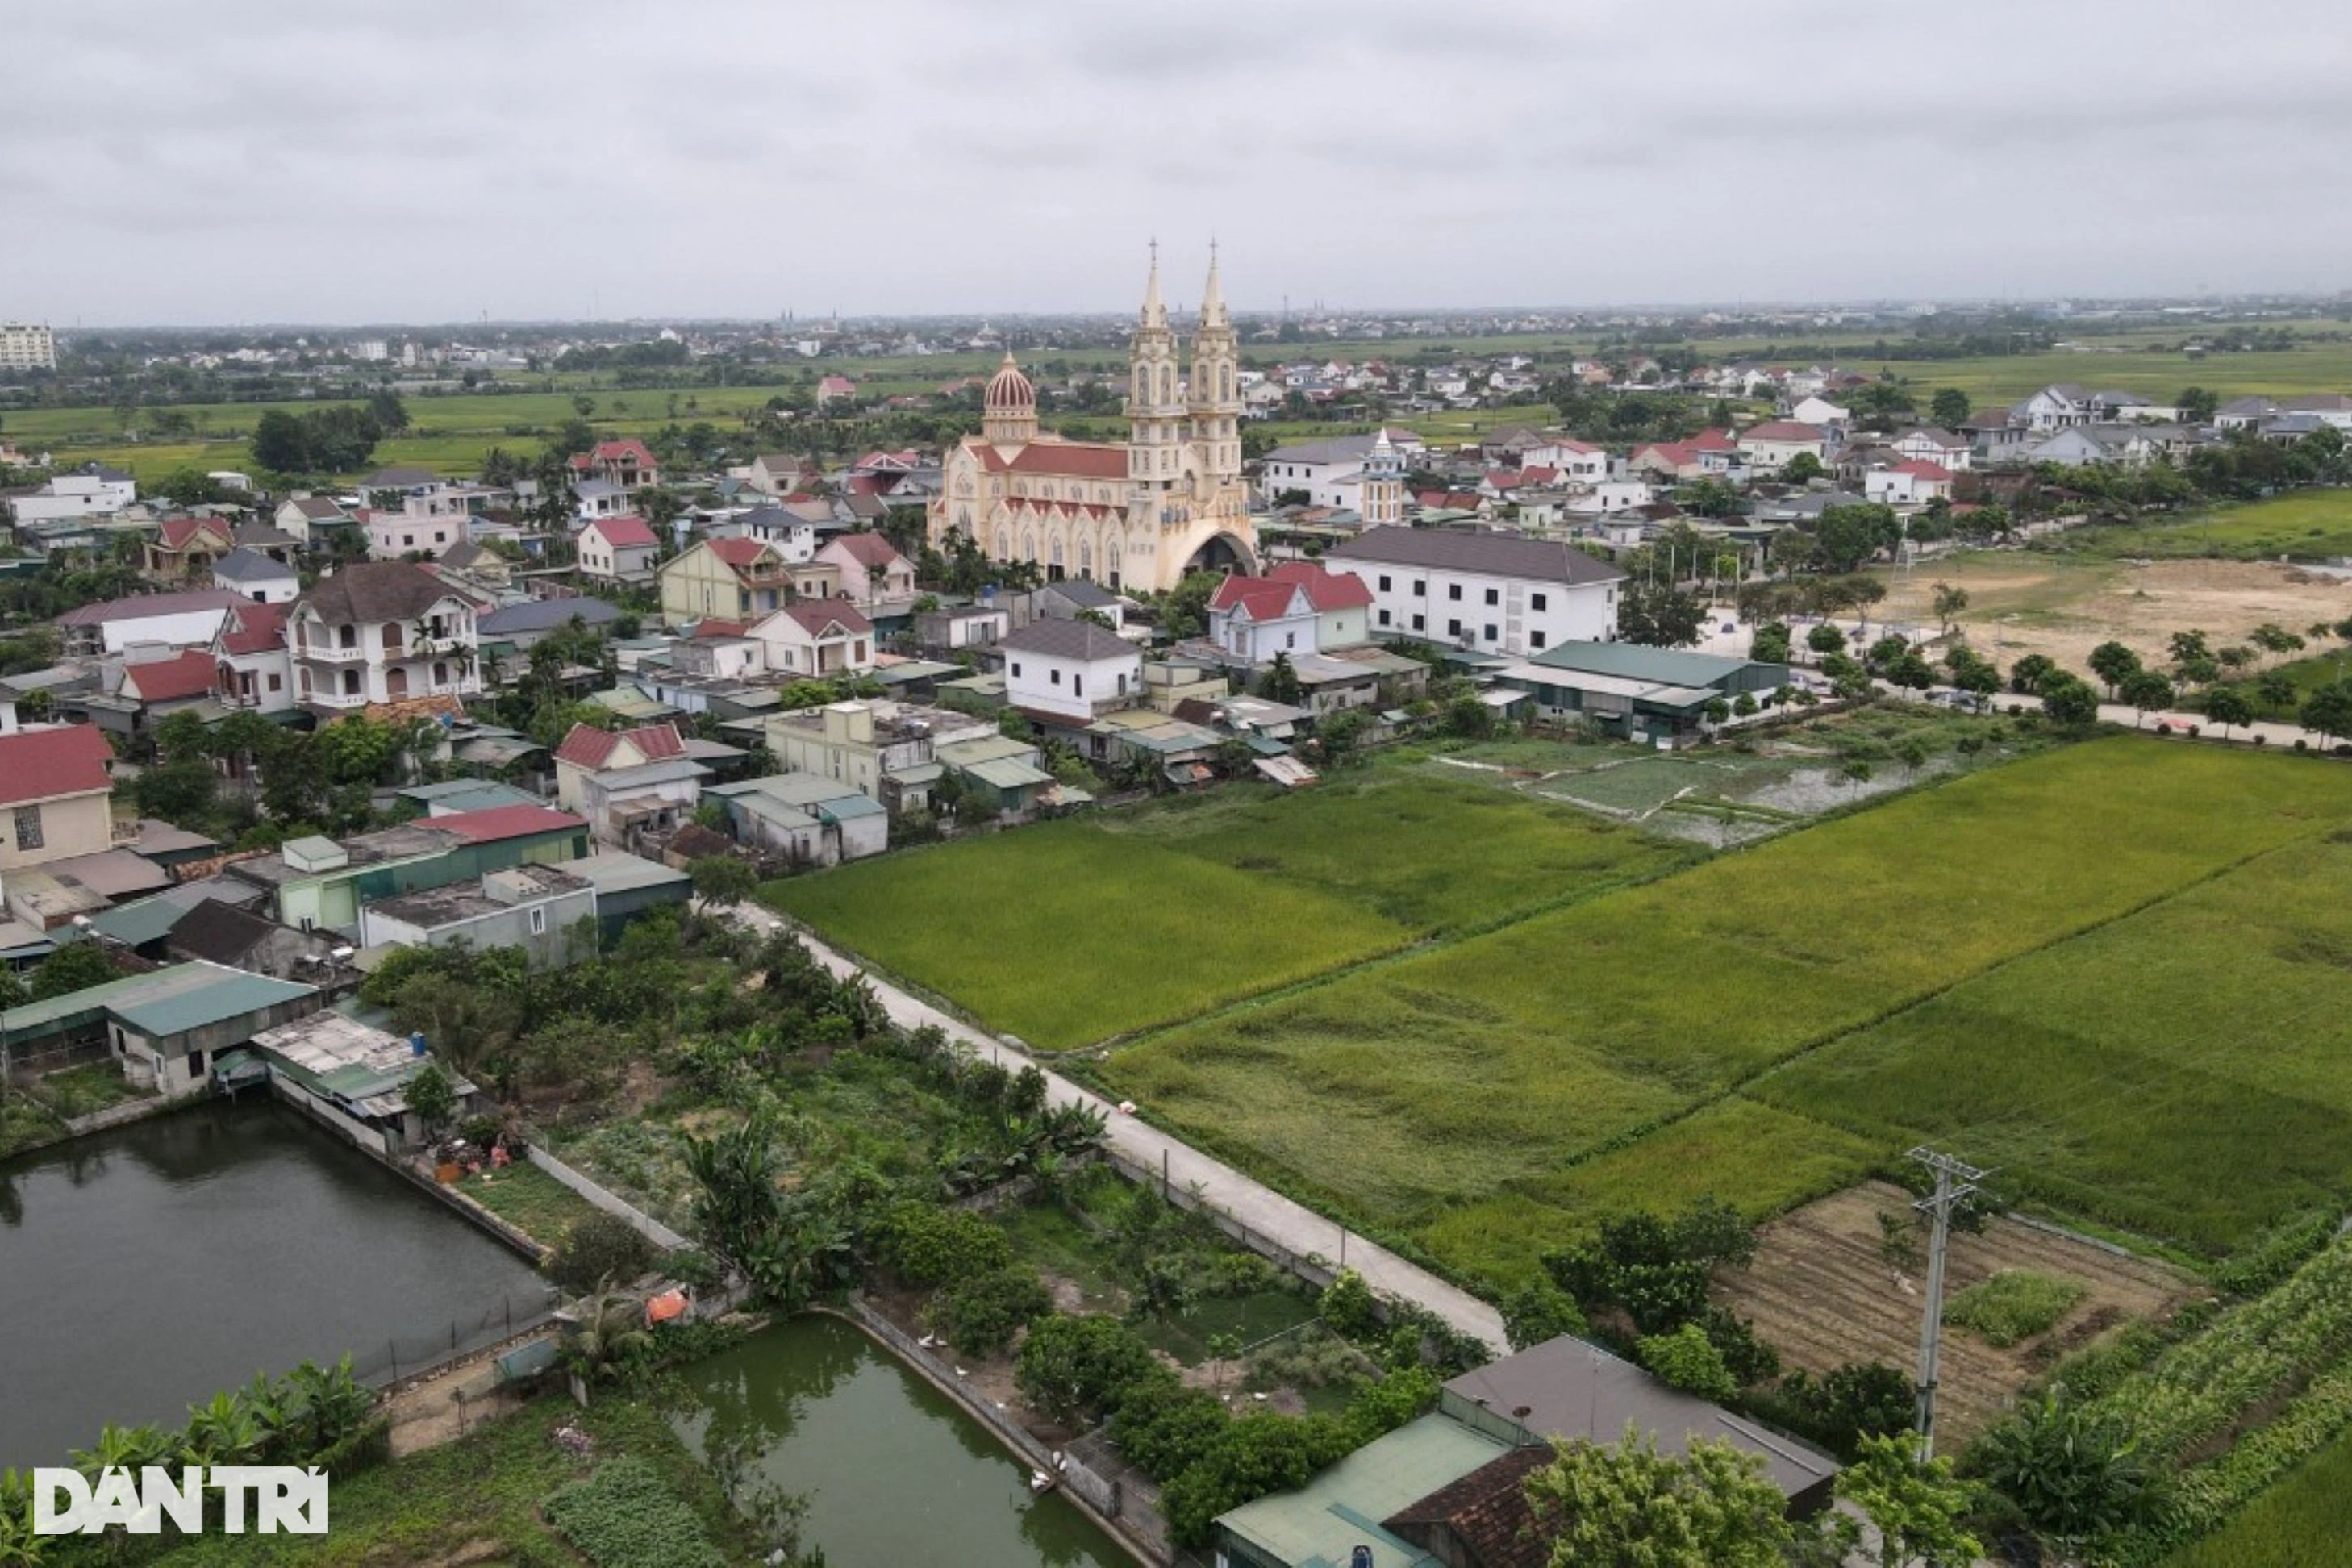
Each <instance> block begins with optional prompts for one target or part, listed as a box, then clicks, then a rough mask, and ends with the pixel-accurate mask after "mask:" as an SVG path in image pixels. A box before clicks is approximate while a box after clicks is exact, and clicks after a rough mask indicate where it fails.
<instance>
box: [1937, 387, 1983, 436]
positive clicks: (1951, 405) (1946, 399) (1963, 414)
mask: <svg viewBox="0 0 2352 1568" xmlns="http://www.w3.org/2000/svg"><path fill="white" fill-rule="evenodd" d="M1971 412H1972V410H1971V409H1970V407H1969V395H1968V394H1967V393H1965V392H1962V391H1961V390H1960V389H1959V388H1958V387H1957V386H1939V387H1937V389H1936V395H1935V396H1934V397H1932V398H1930V399H1929V400H1928V403H1927V416H1928V417H1929V418H1931V419H1933V420H1934V421H1935V422H1936V423H1937V424H1938V425H1940V426H1943V427H1944V428H1945V429H1947V430H1957V429H1958V428H1959V427H1960V426H1963V425H1965V424H1967V423H1968V422H1969V414H1970V413H1971Z"/></svg>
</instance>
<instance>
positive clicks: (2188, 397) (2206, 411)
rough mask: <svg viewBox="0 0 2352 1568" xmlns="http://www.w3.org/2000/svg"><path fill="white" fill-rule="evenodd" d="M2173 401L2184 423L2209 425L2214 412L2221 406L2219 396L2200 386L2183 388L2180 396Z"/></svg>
mask: <svg viewBox="0 0 2352 1568" xmlns="http://www.w3.org/2000/svg"><path fill="white" fill-rule="evenodd" d="M2173 401H2174V405H2175V406H2177V407H2178V408H2179V410H2180V417H2181V419H2182V420H2183V421H2184V422H2185V423H2187V424H2190V425H2210V424H2211V423H2212V421H2213V415H2214V413H2215V411H2216V410H2218V409H2219V408H2220V407H2221V394H2220V393H2218V392H2210V391H2208V390H2206V389H2205V388H2204V387H2201V386H2189V387H2183V388H2182V389H2181V392H2180V395H2179V397H2178V398H2175V399H2174V400H2173Z"/></svg>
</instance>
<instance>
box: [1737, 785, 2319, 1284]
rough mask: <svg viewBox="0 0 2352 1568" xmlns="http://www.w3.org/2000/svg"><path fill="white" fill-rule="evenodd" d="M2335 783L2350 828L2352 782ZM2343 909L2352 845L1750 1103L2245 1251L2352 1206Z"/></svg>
mask: <svg viewBox="0 0 2352 1568" xmlns="http://www.w3.org/2000/svg"><path fill="white" fill-rule="evenodd" d="M2282 760H2284V759H2282ZM2284 761H2286V765H2287V766H2288V767H2289V768H2292V769H2295V770H2297V771H2303V770H2312V771H2320V772H2325V771H2326V770H2327V768H2328V767H2329V764H2326V763H2296V762H2294V761H2291V760H2284ZM2334 782H2335V783H2336V786H2337V788H2338V789H2339V791H2342V792H2343V794H2342V795H2339V805H2338V807H2337V809H2338V811H2339V812H2341V813H2343V814H2345V815H2352V779H2347V778H2346V777H2345V776H2344V775H2343V774H2342V773H2340V772H2339V773H2336V775H2335V779H2334ZM2347 889H2352V831H2347V830H2341V829H2339V830H2338V831H2337V832H2336V833H2334V834H2332V835H2328V836H2326V837H2315V838H2309V839H2305V840H2302V841H2299V842H2296V843H2294V844H2290V845H2288V846H2286V847H2283V848H2279V849H2276V850H2273V851H2272V852H2271V853H2269V854H2266V855H2263V856H2262V857H2261V858H2257V859H2255V860H2253V861H2252V862H2250V863H2248V864H2246V865H2244V866H2241V867H2239V868H2236V869H2234V870H2231V871H2230V872H2228V873H2227V874H2225V875H2222V876H2220V877H2216V878H2214V879H2211V880H2210V881H2207V882H2205V883H2203V884H2201V885H2200V886H2197V887H2194V888H2191V889H2188V890H2186V891H2184V892H2182V893H2181V894H2179V896H2178V897H2175V898H2172V899H2169V900H2166V901H2164V902H2163V903H2160V904H2158V905H2156V906H2154V907H2153V908H2150V909H2147V910H2142V911H2140V912H2139V913H2137V914H2135V915H2132V916H2131V917H2130V918H2128V919H2126V920H2121V921H2116V922H2114V923H2113V924H2111V925H2108V926H2105V927H2104V928H2102V929H2101V930H2098V931H2092V932H2090V933H2088V934H2086V935H2084V936H2082V937H2079V938H2077V939H2076V940H2074V941H2073V942H2067V943H2065V944H2063V946H2059V947H2054V948H2047V949H2044V950H2042V951H2041V952H2033V953H2031V954H2028V955H2026V956H2024V957H2021V958H2020V959H2018V960H2017V961H2016V962H2015V963H2010V964H2007V965H2005V966H2003V967H2001V968H2000V969H1998V970H1995V971H1993V972H1992V973H1988V974H1984V975H1981V976H1979V977H1978V978H1976V979H1973V980H1970V981H1969V983H1968V984H1963V985H1958V986H1956V987H1954V988H1953V989H1951V990H1949V991H1948V992H1946V993H1945V994H1942V995H1941V996H1938V997H1936V998H1935V999H1933V1000H1932V1001H1929V1002H1927V1003H1925V1004H1924V1005H1920V1006H1917V1007H1915V1008H1912V1009H1910V1010H1909V1011H1907V1012H1906V1013H1903V1014H1901V1015H1899V1016H1895V1017H1892V1018H1889V1019H1888V1020H1886V1021H1885V1023H1883V1024H1880V1025H1878V1026H1875V1027H1874V1028H1871V1029H1868V1030H1865V1031H1864V1032H1862V1033H1860V1034H1858V1035H1854V1036H1852V1037H1848V1038H1845V1039H1843V1040H1839V1041H1837V1042H1836V1043H1834V1044H1832V1046H1830V1047H1828V1048H1826V1049H1824V1050H1822V1051H1818V1052H1816V1053H1814V1054H1812V1055H1811V1056H1809V1057H1807V1058H1805V1059H1804V1060H1803V1061H1801V1062H1798V1063H1795V1064H1792V1065H1791V1066H1790V1067H1789V1068H1787V1069H1785V1070H1784V1071H1781V1072H1778V1073H1774V1074H1771V1075H1769V1076H1768V1077H1766V1078H1765V1079H1762V1080H1761V1081H1759V1083H1758V1084H1756V1085H1755V1086H1754V1088H1753V1089H1752V1090H1751V1092H1753V1093H1754V1094H1756V1095H1757V1096H1759V1098H1762V1099H1764V1100H1769V1101H1770V1102H1771V1103H1773V1104H1775V1105H1779V1106H1782V1107H1784V1108H1787V1109H1790V1110H1796V1111H1799V1112H1801V1113H1804V1114H1806V1115H1810V1116H1812V1117H1815V1118H1818V1119H1821V1120H1823V1121H1831V1122H1834V1123H1836V1124H1837V1125H1839V1126H1842V1127H1844V1128H1846V1129H1847V1130H1848V1131H1853V1132H1855V1133H1858V1134H1860V1135H1862V1136H1864V1137H1866V1138H1870V1139H1872V1140H1874V1141H1876V1142H1881V1143H1883V1144H1885V1145H1886V1146H1888V1147H1896V1146H1901V1145H1904V1144H1906V1143H1910V1142H1932V1143H1934V1144H1936V1145H1937V1147H1939V1148H1943V1149H1947V1150H1948V1151H1950V1152H1954V1153H1956V1154H1958V1155H1959V1156H1960V1157H1961V1158H1963V1159H1966V1160H1968V1161H1969V1162H1970V1163H1974V1164H1979V1165H1997V1166H1999V1167H2000V1170H2001V1175H2000V1184H2001V1186H2002V1188H2003V1189H2004V1190H2005V1191H2008V1192H2011V1193H2012V1194H2017V1195H2020V1196H2024V1197H2033V1198H2040V1199H2042V1200H2043V1201H2044V1202H2047V1203H2050V1204H2053V1205H2056V1206H2058V1207H2060V1208H2062V1209H2064V1210H2066V1211H2068V1212H2071V1213H2075V1214H2083V1215H2093V1216H2095V1217H2097V1218H2099V1219H2102V1220H2105V1221H2107V1222H2109V1223H2112V1224H2116V1225H2120V1226H2127V1227H2128V1228H2130V1229H2133V1230H2136V1231H2139V1232H2141V1233H2144V1234H2147V1235H2150V1236H2157V1237H2166V1238H2168V1239H2170V1240H2173V1241H2176V1242H2178V1243H2179V1244H2180V1245H2182V1246H2185V1247H2193V1248H2196V1249H2199V1250H2200V1251H2204V1252H2207V1253H2221V1252H2225V1251H2228V1250H2230V1249H2231V1248H2232V1247H2238V1246H2242V1245H2243V1244H2244V1243H2245V1242H2247V1241H2248V1240H2249V1239H2251V1238H2252V1236H2253V1235H2254V1233H2255V1232H2257V1231H2259V1230H2260V1229H2261V1228H2262V1227H2263V1226H2265V1225H2266V1224H2268V1223H2270V1222H2272V1221H2273V1220H2275V1219H2276V1218H2277V1217H2278V1216H2279V1215H2281V1214H2282V1213H2283V1212H2284V1211H2286V1210H2288V1209H2292V1208H2295V1207H2301V1206H2316V1205H2323V1204H2329V1203H2336V1202H2340V1201H2341V1199H2342V1197H2343V1194H2345V1193H2347V1191H2352V899H2347V897H2346V896H2345V895H2346V892H2347Z"/></svg>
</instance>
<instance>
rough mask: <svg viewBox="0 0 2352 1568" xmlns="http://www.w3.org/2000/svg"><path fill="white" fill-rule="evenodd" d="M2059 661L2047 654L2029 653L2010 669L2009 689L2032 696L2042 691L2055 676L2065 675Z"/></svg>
mask: <svg viewBox="0 0 2352 1568" xmlns="http://www.w3.org/2000/svg"><path fill="white" fill-rule="evenodd" d="M2064 673H2065V671H2064V670H2062V669H2060V668H2058V661H2057V660H2056V659H2053V658H2050V657H2048V656H2047V655H2045V654H2038V653H2029V654H2027V655H2026V656H2025V657H2024V658H2021V659H2019V660H2018V661H2017V662H2016V663H2015V664H2012V665H2011V666H2010V667H2009V689H2011V691H2016V692H2021V693H2024V694H2026V695H2029V696H2030V695H2032V694H2033V693H2035V692H2038V691H2040V690H2041V689H2042V687H2043V685H2044V684H2046V683H2047V682H2048V681H2049V679H2050V678H2051V677H2052V676H2053V675H2063V674H2064Z"/></svg>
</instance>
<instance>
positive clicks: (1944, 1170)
mask: <svg viewBox="0 0 2352 1568" xmlns="http://www.w3.org/2000/svg"><path fill="white" fill-rule="evenodd" d="M1904 1158H1905V1159H1906V1160H1916V1161H1917V1162H1919V1163H1921V1164H1923V1165H1925V1166H1927V1169H1928V1170H1930V1171H1932V1172H1934V1173H1935V1174H1936V1190H1935V1192H1934V1193H1932V1194H1929V1195H1928V1196H1927V1197H1924V1198H1921V1199H1920V1200H1919V1201H1918V1202H1917V1203H1915V1204H1913V1205H1911V1206H1912V1207H1913V1208H1915V1209H1917V1210H1918V1211H1919V1212H1920V1213H1921V1214H1924V1215H1927V1216H1928V1217H1929V1218H1930V1219H1931V1220H1933V1221H1934V1222H1935V1232H1934V1235H1933V1237H1932V1239H1930V1241H1929V1242H1928V1244H1927V1302H1926V1304H1925V1305H1924V1307H1923V1308H1922V1309H1921V1310H1922V1312H1923V1314H1924V1317H1923V1319H1922V1321H1921V1322H1920V1324H1919V1383H1918V1394H1919V1413H1918V1418H1917V1423H1916V1424H1917V1426H1918V1429H1919V1462H1920V1463H1921V1464H1923V1465H1924V1464H1926V1463H1927V1461H1928V1460H1930V1459H1932V1458H1935V1457H1936V1370H1937V1360H1938V1358H1939V1357H1940V1355H1941V1354H1942V1352H1943V1348H1944V1347H1943V1339H1944V1244H1945V1243H1946V1242H1947V1241H1948V1240H1949V1239H1950V1237H1951V1234H1952V1211H1953V1210H1954V1209H1956V1208H1958V1207H1959V1205H1960V1202H1961V1200H1962V1199H1964V1198H1966V1197H1967V1196H1968V1195H1969V1194H1971V1193H1973V1192H1975V1191H1976V1190H1977V1185H1976V1184H1978V1183H1979V1182H1981V1181H1983V1180H1984V1179H1985V1177H1986V1176H1987V1175H1989V1174H1990V1172H1985V1171H1979V1170H1978V1169H1977V1168H1976V1167H1975V1166H1974V1165H1964V1164H1962V1163H1960V1162H1959V1161H1958V1160H1955V1159H1953V1158H1952V1157H1951V1156H1950V1155H1949V1154H1938V1153H1937V1152H1936V1151H1934V1150H1933V1149H1930V1148H1927V1146H1926V1145H1924V1144H1922V1145H1921V1146H1920V1147H1918V1148H1916V1149H1914V1150H1912V1151H1911V1152H1909V1153H1907V1154H1906V1155H1905V1156H1904Z"/></svg>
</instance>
